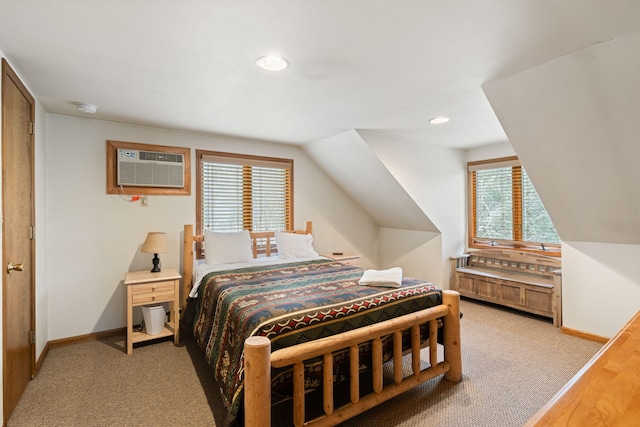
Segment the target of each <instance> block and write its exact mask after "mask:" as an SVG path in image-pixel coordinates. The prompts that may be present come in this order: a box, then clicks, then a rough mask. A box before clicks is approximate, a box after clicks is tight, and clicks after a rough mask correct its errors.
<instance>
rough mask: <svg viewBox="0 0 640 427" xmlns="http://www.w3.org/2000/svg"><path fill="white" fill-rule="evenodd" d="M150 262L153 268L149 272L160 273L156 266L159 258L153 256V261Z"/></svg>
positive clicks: (156, 255) (155, 255)
mask: <svg viewBox="0 0 640 427" xmlns="http://www.w3.org/2000/svg"><path fill="white" fill-rule="evenodd" d="M151 261H152V262H153V268H152V269H151V272H152V273H160V267H159V266H158V265H159V264H160V258H158V254H153V259H152V260H151Z"/></svg>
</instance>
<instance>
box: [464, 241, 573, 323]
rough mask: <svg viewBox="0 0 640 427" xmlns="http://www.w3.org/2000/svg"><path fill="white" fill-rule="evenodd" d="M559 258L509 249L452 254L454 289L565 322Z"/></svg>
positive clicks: (554, 321)
mask: <svg viewBox="0 0 640 427" xmlns="http://www.w3.org/2000/svg"><path fill="white" fill-rule="evenodd" d="M560 267H561V265H560V260H559V259H558V258H553V257H546V256H542V255H537V254H532V253H527V252H517V251H508V250H480V251H474V252H471V253H469V254H464V255H460V256H455V257H451V289H453V290H456V291H458V292H460V295H462V296H465V297H469V298H474V299H478V300H482V301H487V302H492V303H495V304H500V305H504V306H507V307H511V308H515V309H518V310H522V311H526V312H529V313H534V314H538V315H541V316H546V317H550V318H552V319H553V323H554V325H556V326H561V324H562V276H561V270H560Z"/></svg>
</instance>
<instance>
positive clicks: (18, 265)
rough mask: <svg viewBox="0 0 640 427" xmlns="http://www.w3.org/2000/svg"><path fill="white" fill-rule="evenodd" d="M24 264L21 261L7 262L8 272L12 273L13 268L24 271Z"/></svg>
mask: <svg viewBox="0 0 640 427" xmlns="http://www.w3.org/2000/svg"><path fill="white" fill-rule="evenodd" d="M23 265H24V264H23V263H20V264H13V263H9V264H7V273H11V271H12V270H15V271H22V266H23Z"/></svg>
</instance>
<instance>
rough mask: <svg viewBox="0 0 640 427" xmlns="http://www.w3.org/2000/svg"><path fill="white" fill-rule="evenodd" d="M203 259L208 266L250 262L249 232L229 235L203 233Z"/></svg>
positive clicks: (251, 254) (210, 232) (237, 232)
mask: <svg viewBox="0 0 640 427" xmlns="http://www.w3.org/2000/svg"><path fill="white" fill-rule="evenodd" d="M204 258H205V260H206V262H207V264H208V265H215V264H231V263H236V262H250V261H252V260H253V253H252V252H251V235H250V234H249V230H242V231H234V232H230V233H218V232H214V231H205V233H204Z"/></svg>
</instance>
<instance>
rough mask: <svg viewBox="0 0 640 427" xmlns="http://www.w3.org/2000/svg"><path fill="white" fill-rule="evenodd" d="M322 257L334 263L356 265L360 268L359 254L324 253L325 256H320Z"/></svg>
mask: <svg viewBox="0 0 640 427" xmlns="http://www.w3.org/2000/svg"><path fill="white" fill-rule="evenodd" d="M320 256H323V257H327V258H331V259H332V260H334V261H340V262H342V263H345V264H350V265H355V266H356V267H357V266H358V261H359V260H360V255H358V254H347V253H343V254H340V255H337V254H334V253H324V254H320Z"/></svg>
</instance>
